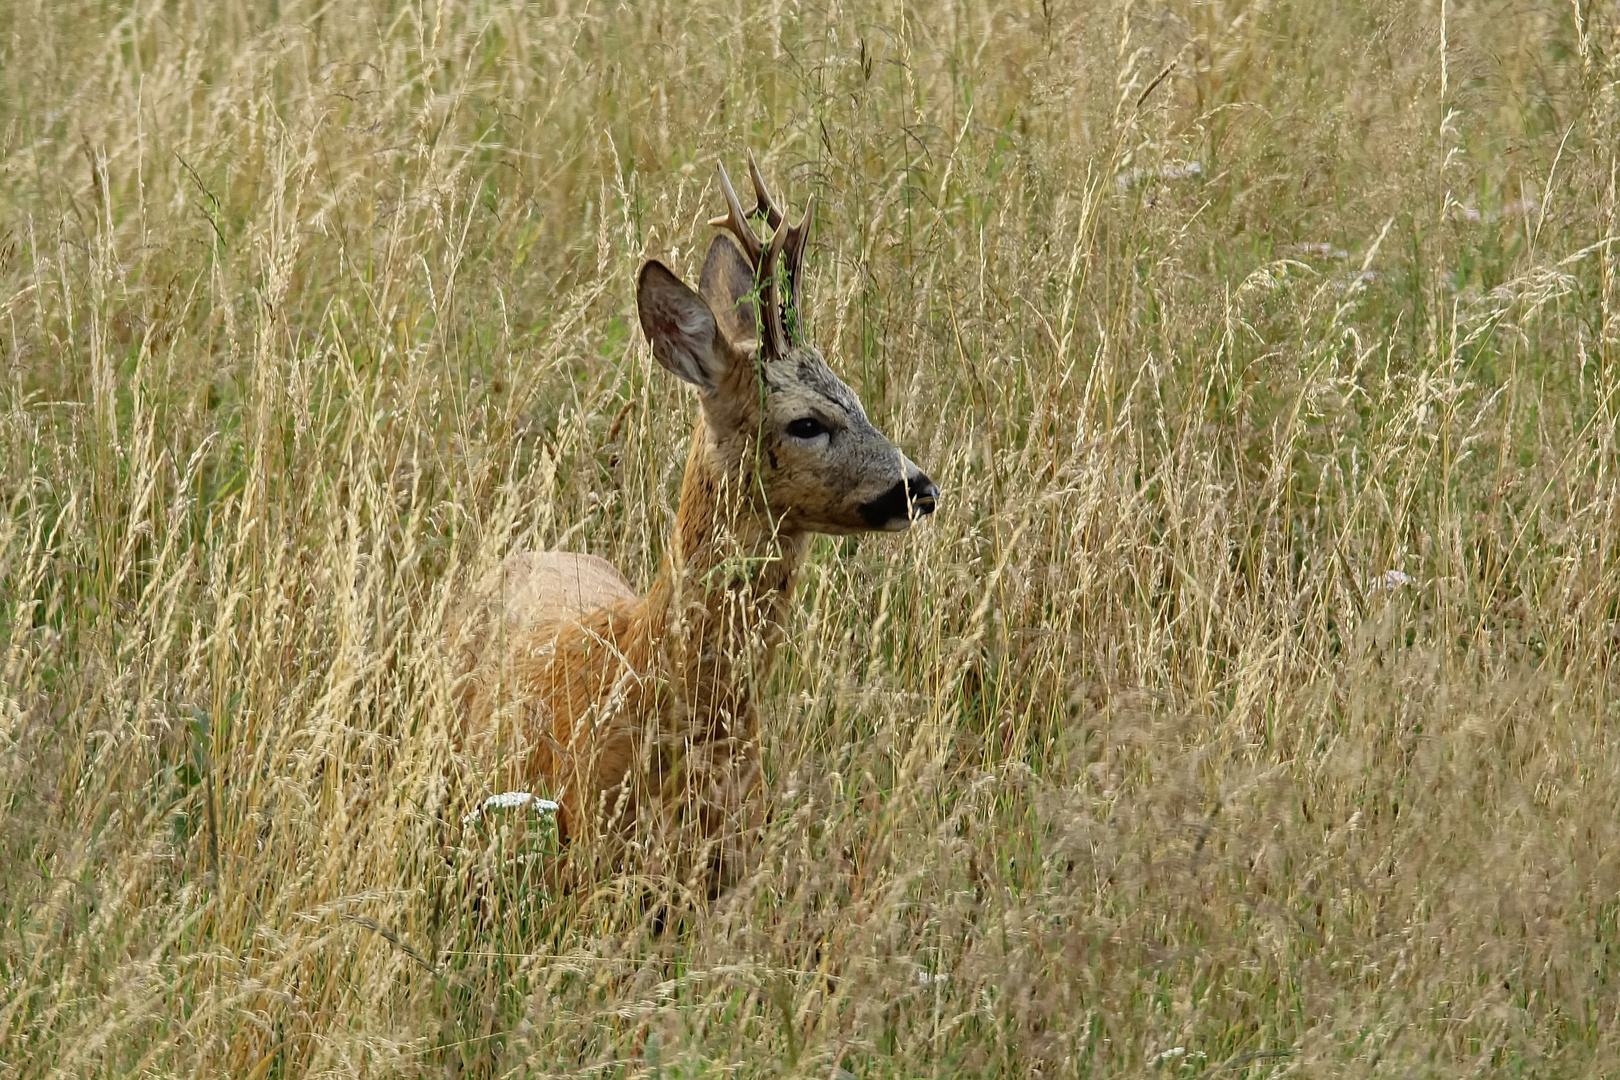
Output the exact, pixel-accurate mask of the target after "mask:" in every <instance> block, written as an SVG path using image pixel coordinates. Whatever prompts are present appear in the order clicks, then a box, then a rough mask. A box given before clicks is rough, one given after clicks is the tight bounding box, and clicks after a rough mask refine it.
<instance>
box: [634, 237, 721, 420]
mask: <svg viewBox="0 0 1620 1080" xmlns="http://www.w3.org/2000/svg"><path fill="white" fill-rule="evenodd" d="M636 310H637V312H638V313H639V314H640V315H641V329H642V330H643V331H644V332H645V333H646V335H647V340H648V341H649V342H651V343H652V351H653V355H654V356H655V357H657V358H658V362H659V363H660V364H662V365H663V366H664V367H665V369H667V370H668V371H669V372H670V374H672V375H674V376H676V377H677V378H680V379H684V380H686V381H687V382H689V383H691V384H692V385H693V386H695V387H697V388H698V389H699V390H701V391H703V393H704V394H712V393H714V391H715V389H716V388H717V387H718V386H719V385H720V379H721V376H723V375H724V374H725V370H726V357H725V353H724V352H723V343H722V342H721V340H720V330H719V327H718V326H717V325H716V324H715V320H714V312H712V311H710V310H709V305H708V304H706V303H705V302H704V300H703V297H701V296H699V295H698V294H697V293H695V292H693V291H692V290H691V289H690V288H688V287H687V286H686V283H685V282H683V281H682V280H681V279H680V278H678V277H676V276H675V274H674V273H673V272H672V271H671V270H670V269H669V268H668V267H667V266H665V265H664V264H663V263H661V262H658V261H656V260H654V261H652V262H649V263H647V265H645V266H643V267H642V268H641V280H640V282H639V283H638V284H637V286H636Z"/></svg>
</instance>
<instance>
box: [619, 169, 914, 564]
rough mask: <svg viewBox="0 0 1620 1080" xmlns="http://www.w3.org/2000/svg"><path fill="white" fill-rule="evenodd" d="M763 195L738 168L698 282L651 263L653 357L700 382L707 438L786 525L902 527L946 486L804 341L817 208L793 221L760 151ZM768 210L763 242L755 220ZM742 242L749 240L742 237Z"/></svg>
mask: <svg viewBox="0 0 1620 1080" xmlns="http://www.w3.org/2000/svg"><path fill="white" fill-rule="evenodd" d="M748 167H749V172H750V173H751V175H752V178H753V181H754V192H755V195H756V197H757V198H758V206H757V207H756V208H755V210H754V213H753V215H747V214H744V213H743V210H742V205H741V203H739V202H738V200H737V193H736V191H735V190H734V189H733V188H732V186H731V180H730V178H729V177H728V176H727V175H726V171H725V167H724V166H721V168H720V187H721V190H722V191H723V192H724V194H725V198H726V204H727V213H726V214H725V215H723V216H721V217H718V218H715V219H714V220H713V221H712V222H710V224H712V225H718V226H723V227H725V228H726V229H728V230H729V231H730V232H731V234H732V236H734V237H735V238H736V242H733V241H732V240H731V239H729V238H727V237H726V236H724V235H722V236H717V237H715V239H714V242H713V243H712V244H711V245H710V247H709V253H708V256H707V257H706V258H705V260H704V263H703V272H702V276H701V278H700V281H699V289H700V290H701V291H694V290H692V289H691V288H690V287H688V286H687V285H686V284H685V283H683V282H682V281H681V280H680V278H678V277H676V275H675V274H674V273H672V272H671V271H670V270H669V269H668V268H667V267H665V266H664V265H663V264H662V263H659V262H656V261H652V262H648V263H647V264H646V265H645V266H643V267H642V268H641V278H640V282H639V285H638V288H637V292H636V306H637V309H638V312H639V314H640V316H641V326H642V329H643V330H644V331H645V332H646V334H647V339H648V340H649V341H650V342H651V343H652V349H653V355H654V356H655V357H656V358H657V360H658V362H659V363H660V364H662V365H663V366H664V368H666V369H667V370H668V371H670V372H671V373H672V374H674V375H675V376H677V377H678V378H680V379H683V380H685V381H686V382H688V383H690V384H691V385H692V386H693V387H695V388H696V389H697V391H698V394H699V396H700V399H701V401H702V409H703V424H702V425H701V426H700V429H699V432H698V433H697V435H695V436H694V438H704V439H706V440H708V447H707V450H708V452H709V453H710V454H712V455H713V456H714V457H715V458H716V459H717V461H716V464H718V465H719V466H720V467H721V468H722V469H723V470H724V472H725V474H727V475H730V476H734V477H737V478H738V479H739V480H740V481H742V483H741V484H740V485H739V490H740V491H746V492H747V493H748V494H747V498H748V499H749V500H750V501H751V505H752V509H754V510H755V511H757V512H759V513H761V514H762V515H764V516H767V517H769V518H770V519H771V521H772V522H773V523H774V525H775V528H776V529H777V530H778V531H780V532H781V533H783V534H787V535H794V534H802V533H811V532H817V533H831V534H835V535H837V534H845V533H857V532H869V531H874V530H876V531H888V532H898V531H901V530H903V529H906V528H909V527H910V525H911V523H912V522H913V521H915V520H916V519H918V518H920V517H923V516H924V515H927V514H931V513H933V512H934V506H935V503H936V501H937V500H938V498H939V489H938V488H936V487H935V486H934V482H933V481H932V480H930V479H929V478H928V477H927V475H925V474H924V473H923V471H922V470H921V469H919V468H918V467H917V466H916V464H915V463H914V462H912V461H911V460H910V459H909V458H907V457H906V456H905V455H904V454H902V453H901V452H900V451H899V450H898V449H897V448H896V447H895V446H894V444H893V443H891V442H890V441H889V440H888V439H887V438H885V437H884V435H883V433H882V432H880V431H878V430H877V428H875V427H873V426H872V423H871V421H870V420H868V419H867V416H866V410H865V409H864V408H862V406H861V401H860V398H858V397H856V395H855V392H854V391H852V390H851V389H850V388H849V387H848V386H846V385H845V384H844V382H843V381H842V380H841V379H839V378H838V376H837V375H835V374H833V371H832V369H831V368H830V367H828V366H827V362H826V360H825V359H823V357H822V355H821V353H820V352H819V351H818V350H817V349H816V348H815V347H814V346H813V345H811V344H809V342H807V341H806V340H805V338H804V320H803V317H802V310H803V309H802V307H801V306H800V298H801V290H800V281H801V277H802V269H803V264H804V249H805V241H806V239H807V238H808V235H809V228H810V217H811V211H812V206H811V205H810V204H809V203H807V204H806V207H805V212H804V216H803V217H802V218H801V219H800V221H799V224H798V225H793V226H789V225H787V224H786V220H785V217H784V215H783V213H782V210H781V208H780V207H779V206H778V205H777V203H776V200H775V199H773V198H772V197H771V195H770V192H769V191H768V190H767V189H766V186H765V182H764V179H763V177H761V176H760V172H759V167H758V166H757V165H756V164H755V163H754V159H753V155H752V154H750V155H749V159H748ZM750 216H758V217H763V218H764V220H765V223H766V225H768V226H769V227H770V229H771V230H772V232H771V236H770V239H769V241H764V240H762V239H761V238H760V237H759V236H758V235H757V234H756V233H755V232H754V229H753V226H752V225H751V224H750V223H749V217H750ZM739 245H740V246H739Z"/></svg>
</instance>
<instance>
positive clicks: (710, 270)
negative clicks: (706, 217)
mask: <svg viewBox="0 0 1620 1080" xmlns="http://www.w3.org/2000/svg"><path fill="white" fill-rule="evenodd" d="M698 291H699V292H701V293H702V294H703V298H704V299H705V300H707V301H708V302H709V307H710V309H711V310H713V311H714V313H715V320H716V321H717V322H718V323H719V324H720V329H721V330H722V331H723V332H724V333H725V335H726V338H727V339H728V340H729V341H731V342H732V343H734V344H735V343H737V342H742V341H752V340H753V339H754V338H757V337H758V336H759V308H758V306H757V305H756V304H755V302H754V296H753V294H754V268H753V267H752V266H749V265H748V257H747V256H746V255H744V254H743V253H742V249H741V248H739V247H738V246H737V244H736V242H735V241H733V240H732V239H731V237H729V236H717V237H715V238H714V242H713V243H712V244H710V245H709V254H708V256H707V257H706V258H705V259H704V260H703V274H702V276H700V277H699V278H698Z"/></svg>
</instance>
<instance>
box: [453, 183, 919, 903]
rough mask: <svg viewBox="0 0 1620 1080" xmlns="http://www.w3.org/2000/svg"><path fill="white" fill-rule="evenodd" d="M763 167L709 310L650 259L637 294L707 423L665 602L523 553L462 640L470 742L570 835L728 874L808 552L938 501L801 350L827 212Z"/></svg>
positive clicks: (596, 569) (707, 295)
mask: <svg viewBox="0 0 1620 1080" xmlns="http://www.w3.org/2000/svg"><path fill="white" fill-rule="evenodd" d="M748 164H749V171H750V173H751V176H752V179H753V182H754V191H755V194H756V196H757V198H758V202H759V205H758V206H757V207H756V208H755V210H754V212H753V214H752V215H749V214H744V213H743V210H742V206H741V204H740V203H739V202H738V200H737V194H736V192H735V190H734V189H733V188H732V186H731V181H730V179H729V178H728V177H727V176H726V171H725V168H724V166H722V167H721V168H720V186H721V190H722V192H723V193H724V195H725V199H726V204H727V213H726V214H725V215H723V216H722V217H718V218H716V219H714V220H713V221H712V222H711V223H710V224H711V225H717V226H723V227H725V228H726V229H727V230H729V231H730V233H731V234H732V236H733V237H735V240H736V242H735V243H734V242H733V241H732V239H730V238H728V237H727V236H725V235H723V234H722V235H720V236H716V237H715V239H714V241H713V243H712V244H711V245H710V247H709V251H708V255H707V257H706V258H705V260H704V264H703V272H702V277H701V279H700V284H699V288H700V290H701V291H700V292H694V291H693V290H692V289H691V288H689V287H688V286H686V285H685V284H684V283H682V282H681V280H680V279H679V278H678V277H676V275H675V274H674V273H672V272H671V271H670V270H669V269H668V268H666V267H665V266H664V265H663V264H662V263H659V262H656V261H651V262H648V263H646V264H645V265H644V266H643V267H642V268H641V274H640V278H639V282H638V285H637V290H636V307H637V309H638V312H639V314H640V318H641V326H642V329H643V330H644V331H645V333H646V335H647V339H648V341H649V342H650V343H651V345H652V351H653V355H654V357H656V358H657V360H658V362H659V363H660V364H661V365H662V366H663V367H664V368H665V369H667V370H668V371H669V372H670V373H671V374H673V375H675V376H676V377H677V378H680V379H682V380H684V381H686V382H688V383H690V384H691V385H692V386H693V387H695V388H696V389H697V392H698V398H699V401H700V404H701V410H700V417H699V419H698V422H697V426H696V427H695V428H694V430H693V432H692V446H691V453H690V455H689V456H688V458H687V461H686V473H685V477H684V479H683V481H682V483H681V494H680V508H679V510H678V512H677V516H676V523H675V535H674V536H673V537H672V538H671V541H670V544H669V552H668V556H667V558H666V559H665V562H664V565H663V568H662V570H661V572H660V573H659V575H658V577H657V579H656V580H655V581H654V582H653V585H652V588H651V589H650V590H649V591H648V593H647V595H646V596H645V597H638V596H636V595H635V592H634V590H632V589H631V587H630V585H629V583H628V582H627V581H626V580H625V579H624V577H623V576H622V575H621V574H620V573H619V572H618V570H616V569H615V568H614V567H613V565H612V564H611V563H608V562H606V561H604V560H602V559H598V558H595V557H593V556H590V555H576V554H569V553H566V552H557V551H547V552H540V553H532V552H531V553H524V554H519V555H514V556H513V557H511V558H510V559H508V560H507V561H506V563H505V564H504V565H502V566H501V567H498V568H497V569H496V570H494V571H493V572H492V573H490V574H489V575H488V576H486V577H485V578H484V579H483V580H482V581H480V582H479V583H478V584H477V585H476V586H475V587H474V591H473V595H472V597H471V602H470V603H469V604H468V605H467V607H466V608H465V609H464V610H463V612H462V614H461V616H460V617H459V618H458V620H457V623H456V625H453V626H452V627H451V638H452V647H453V648H456V649H457V650H458V651H459V653H460V658H461V659H460V663H461V666H462V670H463V671H464V672H467V675H466V677H465V679H464V682H463V684H462V691H461V699H462V704H463V707H464V708H465V710H466V716H467V722H468V725H469V734H470V735H471V736H472V737H473V738H475V739H484V740H490V739H493V740H494V741H496V742H499V743H504V744H506V755H505V756H506V759H507V761H508V763H509V765H515V766H516V769H517V775H515V776H509V777H507V779H511V780H515V781H517V782H518V783H519V784H523V785H537V787H531V790H542V791H543V792H544V793H545V794H547V795H549V796H550V797H551V798H553V799H555V800H556V801H557V802H558V803H559V804H560V810H559V812H558V817H559V827H560V830H561V832H562V834H563V835H564V837H566V838H571V839H576V840H577V839H581V838H587V837H601V838H606V837H619V838H625V837H628V836H630V835H632V834H635V833H640V834H642V836H643V838H645V839H647V840H649V841H650V840H653V839H654V838H655V837H661V838H662V840H663V841H664V842H666V843H667V842H668V841H671V840H677V839H678V843H677V845H676V850H679V849H682V848H684V849H686V851H687V855H686V856H683V857H682V862H685V859H686V858H687V857H691V858H693V859H694V860H695V861H694V862H693V863H691V864H690V865H692V866H693V867H694V868H697V869H701V870H706V871H708V872H712V871H716V870H718V871H719V872H720V874H721V876H722V877H724V876H726V875H727V873H728V872H731V871H734V870H735V869H736V856H737V855H738V854H739V853H740V852H741V850H742V846H743V845H744V844H745V839H744V838H745V836H746V834H747V833H748V832H749V831H750V830H751V829H753V828H755V827H756V826H757V825H758V824H759V821H760V803H761V797H762V792H760V791H759V790H758V785H759V783H760V746H759V731H758V719H757V715H756V713H755V709H754V704H753V687H752V686H751V683H752V682H753V680H754V678H755V673H756V672H757V673H763V672H764V671H765V670H766V664H767V663H768V660H769V657H770V655H771V653H772V651H773V650H774V648H775V646H776V645H777V644H778V643H779V642H780V641H781V639H782V635H783V633H784V624H785V622H786V619H787V614H788V607H789V599H790V596H791V589H792V584H793V574H794V569H795V567H796V566H797V565H798V562H799V560H800V558H801V557H802V556H803V554H804V550H805V545H806V538H807V536H808V534H810V533H833V534H845V533H858V532H867V531H875V530H886V531H900V530H903V529H906V528H908V527H909V526H910V525H911V522H912V521H913V520H914V519H916V518H918V517H921V516H922V515H925V514H929V513H932V512H933V510H934V504H935V501H936V499H937V498H938V497H939V491H938V489H937V488H935V486H934V484H933V481H931V480H929V478H928V477H927V476H926V475H924V474H923V472H922V470H921V469H919V468H918V467H917V466H916V465H915V464H913V463H912V462H911V460H910V459H908V458H907V457H906V456H905V455H904V454H902V453H900V451H899V450H897V449H896V448H895V447H894V445H893V444H891V443H890V442H889V440H888V439H886V438H885V437H884V436H883V435H882V434H881V433H880V432H879V431H878V430H877V429H876V428H874V427H873V426H872V424H871V423H870V421H868V420H867V417H866V412H865V410H864V409H863V408H862V407H861V403H860V400H859V399H858V398H857V397H856V396H855V394H854V393H853V392H852V391H851V390H850V389H849V387H847V386H845V385H844V383H843V382H841V381H840V380H839V378H838V377H837V376H836V375H834V374H833V373H832V370H831V369H830V368H829V367H828V366H827V363H826V361H825V360H823V359H822V356H821V354H820V353H819V352H818V351H817V350H816V349H815V348H813V347H812V346H811V345H809V344H808V343H807V342H806V341H805V340H804V335H803V327H804V323H803V321H802V319H801V317H800V306H799V305H800V297H801V292H800V276H801V271H802V267H803V262H804V250H805V240H806V237H807V234H808V231H809V224H810V216H811V208H810V206H809V205H808V204H807V206H806V209H805V213H804V217H803V218H802V219H801V220H800V222H799V224H798V225H796V226H789V225H787V223H786V222H785V220H784V219H783V214H782V210H781V208H780V207H779V206H778V205H777V203H776V201H775V200H774V199H773V198H772V196H771V195H770V193H769V192H768V191H767V189H766V186H765V183H764V180H763V178H762V177H761V175H760V172H759V167H758V165H757V164H756V163H755V162H754V160H753V156H752V155H751V154H750V155H749V162H748ZM756 215H757V216H761V217H763V218H764V220H765V222H766V224H767V225H768V226H770V228H771V229H772V230H773V232H772V234H771V237H770V240H769V242H768V243H767V242H764V241H762V240H761V238H760V237H759V236H757V235H756V234H755V232H754V229H753V227H752V226H751V225H750V223H749V218H750V217H751V216H756ZM739 245H740V246H739ZM779 267H780V269H779ZM503 704H504V705H506V706H509V708H504V709H503V708H501V706H502V705H503ZM507 717H510V719H506V718H507ZM497 728H501V729H505V730H503V731H499V732H497ZM514 743H515V745H514ZM643 830H645V832H644V831H643ZM693 844H695V845H696V849H695V850H694V849H693V847H692V846H691V845H693ZM652 850H653V849H652V848H649V851H652ZM659 850H666V851H667V850H669V849H667V848H664V849H659ZM667 865H668V864H666V866H667ZM670 868H671V869H673V867H670Z"/></svg>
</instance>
